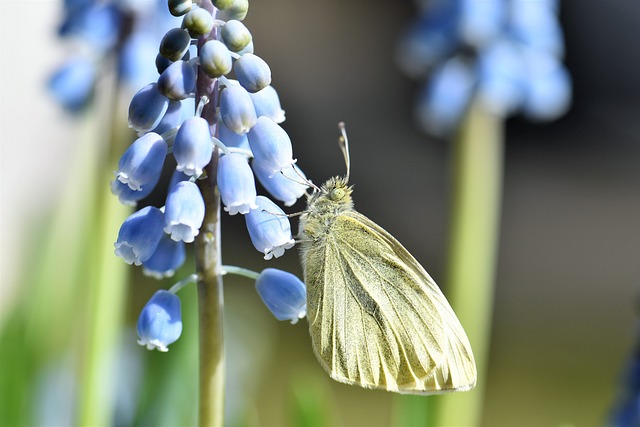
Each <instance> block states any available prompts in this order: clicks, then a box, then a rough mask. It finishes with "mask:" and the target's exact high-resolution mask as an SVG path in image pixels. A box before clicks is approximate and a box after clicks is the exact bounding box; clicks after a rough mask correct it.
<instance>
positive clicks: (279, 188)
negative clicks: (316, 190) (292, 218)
mask: <svg viewBox="0 0 640 427" xmlns="http://www.w3.org/2000/svg"><path fill="white" fill-rule="evenodd" d="M252 166H253V172H254V173H255V174H256V177H257V178H258V181H260V184H262V186H263V187H264V188H265V189H266V190H267V191H268V192H269V194H271V195H272V196H273V197H274V198H275V199H277V200H280V201H281V202H284V205H285V206H293V205H294V204H295V203H296V202H297V201H298V199H299V198H300V197H302V195H303V194H304V193H305V192H306V191H307V188H309V186H308V185H306V184H303V182H304V180H305V179H306V177H305V174H304V173H303V172H302V171H301V170H300V168H298V166H296V165H293V166H289V167H288V168H286V169H283V170H282V172H280V173H277V174H274V175H272V176H270V170H268V169H265V168H264V167H263V165H262V163H259V162H253V163H252ZM294 169H295V170H294ZM296 171H297V172H296Z"/></svg>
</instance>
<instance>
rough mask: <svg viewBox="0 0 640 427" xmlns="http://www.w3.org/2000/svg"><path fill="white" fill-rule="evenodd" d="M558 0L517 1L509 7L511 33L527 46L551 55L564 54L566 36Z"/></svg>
mask: <svg viewBox="0 0 640 427" xmlns="http://www.w3.org/2000/svg"><path fill="white" fill-rule="evenodd" d="M556 9H557V2H555V1H525V2H515V3H512V4H511V6H510V7H509V12H510V15H509V35H510V36H511V37H513V38H514V39H515V40H517V41H519V42H521V43H522V44H524V45H525V46H527V47H529V48H532V49H534V50H537V51H541V52H546V53H548V54H550V55H553V56H556V57H561V56H562V55H564V37H563V35H562V28H561V27H560V23H559V22H558V16H557V10H556Z"/></svg>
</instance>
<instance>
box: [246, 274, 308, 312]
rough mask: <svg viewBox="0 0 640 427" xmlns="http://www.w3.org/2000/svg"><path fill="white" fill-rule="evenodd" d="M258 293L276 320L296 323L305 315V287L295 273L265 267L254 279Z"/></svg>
mask: <svg viewBox="0 0 640 427" xmlns="http://www.w3.org/2000/svg"><path fill="white" fill-rule="evenodd" d="M256 290H257V291H258V295H260V298H261V299H262V301H263V302H264V305H266V306H267V308H268V309H269V311H271V313H273V315H274V316H275V318H276V319H278V320H290V321H291V323H297V322H298V320H299V319H302V318H303V317H305V316H306V315H307V288H306V286H305V285H304V283H302V280H300V279H298V278H297V277H296V276H295V275H293V274H291V273H288V272H286V271H282V270H278V269H276V268H266V269H264V270H262V272H260V276H258V279H257V280H256Z"/></svg>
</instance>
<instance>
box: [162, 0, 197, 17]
mask: <svg viewBox="0 0 640 427" xmlns="http://www.w3.org/2000/svg"><path fill="white" fill-rule="evenodd" d="M168 3H169V12H170V13H171V14H172V15H173V16H182V15H184V14H186V13H187V12H189V11H190V10H191V7H192V6H193V1H192V0H169V2H168Z"/></svg>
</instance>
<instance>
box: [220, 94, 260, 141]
mask: <svg viewBox="0 0 640 427" xmlns="http://www.w3.org/2000/svg"><path fill="white" fill-rule="evenodd" d="M220 116H221V117H222V121H223V122H224V124H225V125H226V126H227V127H228V128H229V129H231V130H232V131H234V132H235V133H239V134H245V133H247V132H249V129H251V127H252V126H253V125H254V124H255V123H256V109H255V108H254V107H253V102H251V97H250V96H249V93H248V92H247V91H246V90H245V89H244V88H243V87H241V86H235V85H234V86H227V87H226V88H225V89H224V90H223V91H222V95H221V96H220Z"/></svg>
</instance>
